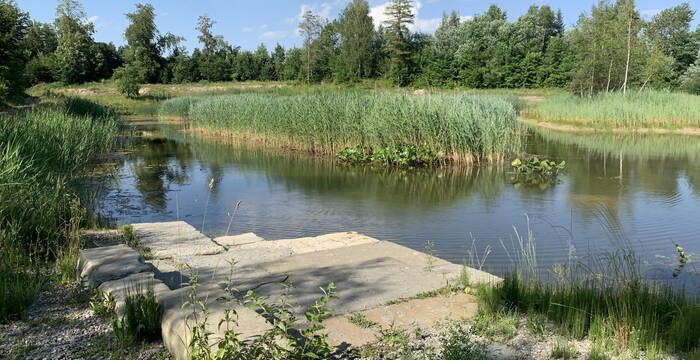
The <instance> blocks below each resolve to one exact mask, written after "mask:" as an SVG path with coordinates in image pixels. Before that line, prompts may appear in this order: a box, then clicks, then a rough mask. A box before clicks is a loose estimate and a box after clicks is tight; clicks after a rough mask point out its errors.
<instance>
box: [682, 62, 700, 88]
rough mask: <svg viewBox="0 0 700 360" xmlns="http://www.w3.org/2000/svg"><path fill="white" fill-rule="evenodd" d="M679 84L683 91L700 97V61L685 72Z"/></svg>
mask: <svg viewBox="0 0 700 360" xmlns="http://www.w3.org/2000/svg"><path fill="white" fill-rule="evenodd" d="M699 58H700V57H699ZM680 83H681V88H682V89H683V90H685V91H687V92H689V93H691V94H695V95H700V60H699V61H697V62H696V63H695V64H693V65H691V66H690V67H689V68H688V70H686V72H685V74H683V76H681V79H680Z"/></svg>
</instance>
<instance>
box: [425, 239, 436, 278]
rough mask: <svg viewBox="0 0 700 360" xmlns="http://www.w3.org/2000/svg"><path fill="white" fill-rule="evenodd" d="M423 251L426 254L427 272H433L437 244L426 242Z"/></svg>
mask: <svg viewBox="0 0 700 360" xmlns="http://www.w3.org/2000/svg"><path fill="white" fill-rule="evenodd" d="M423 251H424V252H425V271H429V272H430V271H433V266H434V264H435V256H434V254H435V243H434V242H432V241H426V242H425V247H424V248H423Z"/></svg>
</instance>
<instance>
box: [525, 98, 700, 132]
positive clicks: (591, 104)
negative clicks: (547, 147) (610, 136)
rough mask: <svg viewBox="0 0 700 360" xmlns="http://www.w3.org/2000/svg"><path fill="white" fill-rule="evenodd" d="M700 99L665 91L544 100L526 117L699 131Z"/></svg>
mask: <svg viewBox="0 0 700 360" xmlns="http://www.w3.org/2000/svg"><path fill="white" fill-rule="evenodd" d="M699 99H700V98H698V96H695V95H689V94H684V93H674V92H668V91H656V90H643V91H630V92H627V94H623V93H619V92H613V93H600V94H597V95H594V96H575V95H559V96H551V97H548V98H546V99H545V100H544V101H543V102H542V103H540V104H538V105H537V106H536V107H535V108H534V110H532V111H530V112H529V114H528V117H530V118H533V119H536V120H543V121H551V122H559V123H569V124H574V125H577V126H586V127H600V128H669V127H671V128H678V127H694V128H698V127H700V105H698V104H700V102H699V101H698V100H699Z"/></svg>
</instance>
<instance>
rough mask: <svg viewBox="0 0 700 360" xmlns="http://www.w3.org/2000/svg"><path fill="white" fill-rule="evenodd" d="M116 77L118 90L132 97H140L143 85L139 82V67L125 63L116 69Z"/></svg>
mask: <svg viewBox="0 0 700 360" xmlns="http://www.w3.org/2000/svg"><path fill="white" fill-rule="evenodd" d="M114 79H115V83H116V85H117V91H118V92H119V93H120V94H122V95H124V96H126V97H127V98H130V99H135V98H137V97H139V90H141V85H140V83H139V73H138V69H136V68H135V67H134V66H129V65H125V66H122V67H120V68H118V69H116V70H115V71H114Z"/></svg>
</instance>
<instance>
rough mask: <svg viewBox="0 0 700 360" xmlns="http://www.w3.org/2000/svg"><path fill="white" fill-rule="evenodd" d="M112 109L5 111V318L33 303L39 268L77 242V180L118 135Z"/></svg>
mask: <svg viewBox="0 0 700 360" xmlns="http://www.w3.org/2000/svg"><path fill="white" fill-rule="evenodd" d="M69 109H70V110H69ZM69 112H71V113H73V114H75V113H82V114H84V115H83V116H76V115H72V114H69ZM106 113H107V110H104V109H101V108H99V107H96V106H95V104H86V103H70V104H69V103H66V104H63V105H62V106H58V107H57V108H44V109H32V110H26V111H20V112H17V113H14V114H9V115H0V273H1V274H2V276H0V321H4V320H7V319H9V318H11V317H13V316H16V315H18V314H20V313H21V312H22V310H23V309H24V307H26V306H28V305H29V304H30V303H31V300H33V294H34V293H35V292H36V291H38V286H39V285H38V284H39V283H40V281H39V278H40V277H41V276H40V274H39V271H38V268H40V267H42V264H46V263H47V262H49V261H52V260H53V259H57V258H59V257H61V255H62V254H64V253H65V251H66V247H67V246H68V245H70V242H71V241H72V240H75V237H74V235H75V234H74V231H75V229H76V227H77V224H78V223H79V222H80V221H82V220H83V217H84V215H85V214H84V210H83V209H82V208H81V207H80V205H79V200H78V199H77V197H76V196H75V195H74V194H73V192H72V191H71V188H70V183H71V179H72V178H73V177H75V176H77V175H78V174H79V173H80V171H81V170H83V169H85V168H86V167H87V165H88V164H89V161H90V160H91V159H92V158H94V156H95V155H96V154H98V153H99V152H102V151H105V150H107V149H108V148H109V147H110V145H111V144H112V143H113V141H114V139H115V138H116V135H117V123H116V121H115V120H114V118H111V117H108V116H107V115H105V114H106ZM20 289H21V290H22V291H18V290H20Z"/></svg>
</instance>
